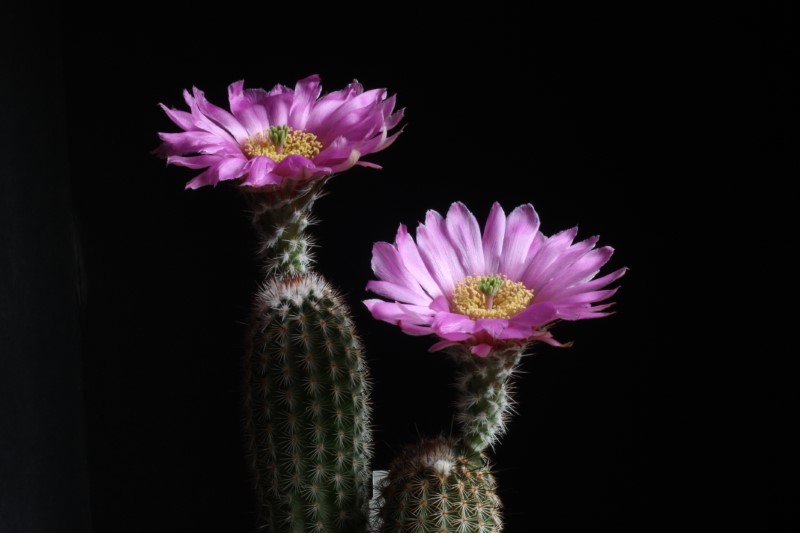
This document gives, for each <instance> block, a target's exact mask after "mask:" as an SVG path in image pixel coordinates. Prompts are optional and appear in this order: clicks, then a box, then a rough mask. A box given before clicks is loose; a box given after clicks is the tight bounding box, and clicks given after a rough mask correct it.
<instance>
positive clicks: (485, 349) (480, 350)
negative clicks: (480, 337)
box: [469, 344, 492, 357]
mask: <svg viewBox="0 0 800 533" xmlns="http://www.w3.org/2000/svg"><path fill="white" fill-rule="evenodd" d="M469 351H470V353H472V355H477V356H478V357H486V356H487V355H489V352H491V351H492V346H491V345H490V344H476V345H475V346H472V347H470V349H469Z"/></svg>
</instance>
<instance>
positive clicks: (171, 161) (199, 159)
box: [167, 155, 220, 169]
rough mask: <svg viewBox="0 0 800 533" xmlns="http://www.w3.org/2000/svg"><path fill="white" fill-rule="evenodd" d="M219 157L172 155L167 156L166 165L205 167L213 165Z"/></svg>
mask: <svg viewBox="0 0 800 533" xmlns="http://www.w3.org/2000/svg"><path fill="white" fill-rule="evenodd" d="M219 160H220V157H219V156H217V155H198V156H193V157H184V156H180V155H173V156H170V157H168V158H167V164H168V165H176V166H179V167H186V168H195V169H197V168H206V167H210V166H211V165H215V164H217V163H218V162H219Z"/></svg>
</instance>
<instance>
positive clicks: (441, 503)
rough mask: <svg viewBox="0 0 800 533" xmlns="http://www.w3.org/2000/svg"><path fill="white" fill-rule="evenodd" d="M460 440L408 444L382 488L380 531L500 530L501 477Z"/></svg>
mask: <svg viewBox="0 0 800 533" xmlns="http://www.w3.org/2000/svg"><path fill="white" fill-rule="evenodd" d="M479 459H480V461H479V462H478V463H475V462H474V460H473V458H470V457H469V456H468V455H467V454H465V453H464V450H463V448H462V447H461V445H460V444H459V443H457V442H456V441H453V440H450V439H445V438H443V437H440V438H436V439H429V440H423V441H422V442H419V443H417V444H414V445H411V446H409V447H407V448H405V449H404V450H403V451H402V452H401V453H400V455H399V456H398V457H397V458H396V459H395V460H394V461H393V462H392V464H391V466H390V468H389V473H388V475H387V477H386V478H385V479H384V480H383V482H382V484H381V487H380V500H379V502H378V503H379V508H378V520H379V525H378V532H379V533H410V532H414V533H450V532H452V533H499V532H500V531H502V529H503V524H502V517H501V513H500V508H501V503H500V499H499V498H498V497H497V494H496V492H495V480H494V477H493V476H492V474H491V472H490V470H489V468H488V466H487V465H486V462H485V457H480V458H479Z"/></svg>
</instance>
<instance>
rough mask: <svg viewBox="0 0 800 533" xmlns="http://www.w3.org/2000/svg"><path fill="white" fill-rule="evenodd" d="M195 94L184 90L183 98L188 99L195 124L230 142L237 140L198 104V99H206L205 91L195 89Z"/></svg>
mask: <svg viewBox="0 0 800 533" xmlns="http://www.w3.org/2000/svg"><path fill="white" fill-rule="evenodd" d="M193 91H194V94H195V95H196V96H192V95H191V94H189V91H183V98H184V100H186V103H187V104H188V105H189V108H190V109H191V110H192V119H193V120H194V124H195V126H196V127H197V128H198V129H201V130H204V131H207V132H210V133H213V134H214V135H217V136H218V137H220V138H221V139H223V140H225V141H230V142H237V141H236V139H234V137H233V135H231V133H230V132H229V131H228V130H226V129H225V128H223V127H222V126H220V125H218V124H217V123H216V122H214V121H213V120H211V118H210V117H208V116H207V115H206V114H205V113H203V111H202V110H201V109H200V105H199V104H198V99H199V100H200V101H201V102H202V101H204V100H205V96H204V95H203V91H201V90H199V89H198V88H196V87H195V88H194V89H193Z"/></svg>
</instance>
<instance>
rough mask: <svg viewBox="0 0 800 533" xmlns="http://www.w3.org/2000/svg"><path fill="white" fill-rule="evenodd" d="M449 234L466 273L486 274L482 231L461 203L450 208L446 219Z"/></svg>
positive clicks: (456, 203)
mask: <svg viewBox="0 0 800 533" xmlns="http://www.w3.org/2000/svg"><path fill="white" fill-rule="evenodd" d="M445 223H446V226H447V234H448V235H449V237H450V242H452V243H453V248H454V249H455V252H456V255H458V257H459V260H460V262H461V266H462V267H463V269H464V272H467V273H469V274H475V275H481V274H484V273H485V267H484V262H483V245H482V243H481V229H480V226H478V221H477V220H475V216H474V215H473V214H472V213H470V211H469V210H468V209H467V207H466V206H465V205H464V204H463V203H461V202H455V203H454V204H453V205H451V206H450V210H449V211H448V212H447V218H446V221H445Z"/></svg>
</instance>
